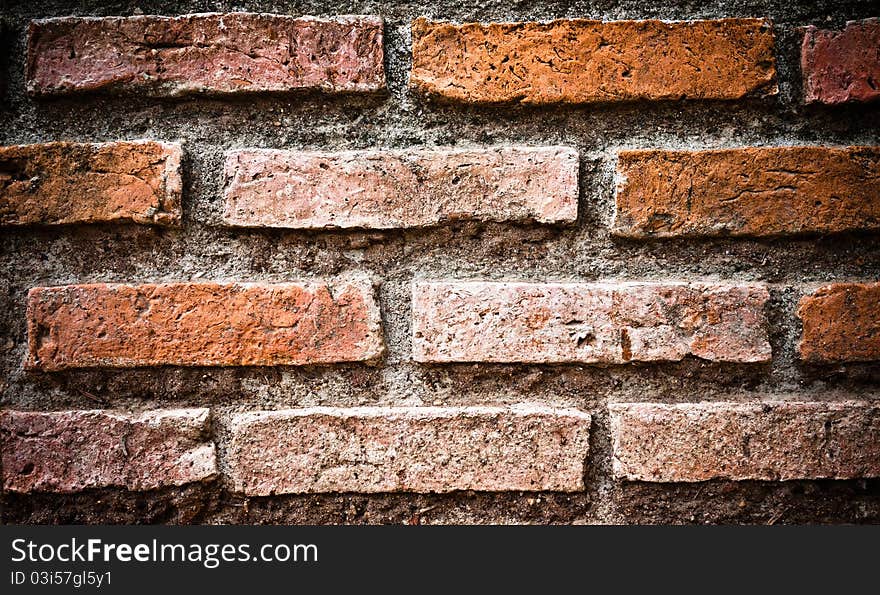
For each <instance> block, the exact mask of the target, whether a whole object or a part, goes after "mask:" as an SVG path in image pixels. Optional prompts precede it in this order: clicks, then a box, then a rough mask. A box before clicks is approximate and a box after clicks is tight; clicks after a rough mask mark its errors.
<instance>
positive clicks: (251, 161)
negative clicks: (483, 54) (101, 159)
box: [224, 147, 578, 229]
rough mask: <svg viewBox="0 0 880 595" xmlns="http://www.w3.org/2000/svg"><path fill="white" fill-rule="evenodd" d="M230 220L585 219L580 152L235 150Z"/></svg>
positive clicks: (331, 223)
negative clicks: (580, 196) (579, 214)
mask: <svg viewBox="0 0 880 595" xmlns="http://www.w3.org/2000/svg"><path fill="white" fill-rule="evenodd" d="M225 197H226V212H225V214H224V221H225V222H226V223H228V224H230V225H243V226H249V227H293V228H327V227H342V228H351V227H360V228H375V229H387V228H397V227H424V226H430V225H436V224H438V223H441V222H443V221H447V220H453V219H478V220H484V221H511V220H514V221H515V220H533V221H539V222H542V223H562V222H573V221H574V220H575V219H577V201H578V153H577V150H575V149H570V148H565V147H502V148H494V149H455V150H407V151H399V150H395V151H391V150H389V151H345V152H339V153H315V152H299V151H276V150H244V151H230V152H229V153H228V154H227V156H226V190H225Z"/></svg>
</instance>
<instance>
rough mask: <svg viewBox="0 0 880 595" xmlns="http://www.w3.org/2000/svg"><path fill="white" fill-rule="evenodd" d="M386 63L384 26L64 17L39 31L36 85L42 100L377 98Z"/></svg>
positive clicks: (248, 18) (32, 52)
mask: <svg viewBox="0 0 880 595" xmlns="http://www.w3.org/2000/svg"><path fill="white" fill-rule="evenodd" d="M382 60H383V51H382V21H381V19H379V18H378V17H361V16H357V17H355V16H344V17H336V18H333V19H319V18H312V17H304V18H293V17H289V16H283V15H270V14H248V13H231V14H191V15H184V16H179V17H159V16H134V17H101V18H79V17H63V18H56V19H48V20H40V21H34V22H32V23H31V26H30V34H29V37H28V64H27V84H28V90H29V91H30V92H31V93H33V94H36V95H54V94H64V93H71V92H76V91H95V90H102V91H130V92H137V93H146V94H150V95H155V96H174V95H184V94H187V93H198V92H202V93H211V94H225V93H244V92H261V91H270V92H286V91H296V90H307V89H313V90H321V91H325V92H354V91H377V90H380V89H382V88H384V87H385V74H384V70H383V66H382Z"/></svg>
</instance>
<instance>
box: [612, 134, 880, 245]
mask: <svg viewBox="0 0 880 595" xmlns="http://www.w3.org/2000/svg"><path fill="white" fill-rule="evenodd" d="M617 175H618V180H619V182H618V185H617V196H616V213H615V220H614V223H613V231H614V233H615V234H616V235H621V236H629V237H661V238H662V237H675V236H723V235H730V236H771V235H785V234H799V233H833V232H841V231H847V230H869V229H880V147H843V148H833V147H750V148H742V149H721V150H710V151H665V150H641V151H622V152H621V153H620V155H619V158H618V164H617Z"/></svg>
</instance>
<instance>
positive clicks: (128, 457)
mask: <svg viewBox="0 0 880 595" xmlns="http://www.w3.org/2000/svg"><path fill="white" fill-rule="evenodd" d="M0 435H2V440H3V443H2V444H3V445H2V458H3V489H5V490H8V491H10V492H79V491H82V490H85V489H89V488H102V487H116V488H127V489H129V490H152V489H157V488H161V487H167V486H179V485H183V484H186V483H191V482H198V481H202V480H206V479H210V478H212V477H214V475H216V473H217V464H216V457H215V452H214V443H213V442H212V440H211V438H210V435H209V420H208V410H207V409H168V410H155V411H149V412H146V413H139V414H128V413H117V412H112V411H56V412H49V413H47V412H28V411H12V410H6V411H2V412H0Z"/></svg>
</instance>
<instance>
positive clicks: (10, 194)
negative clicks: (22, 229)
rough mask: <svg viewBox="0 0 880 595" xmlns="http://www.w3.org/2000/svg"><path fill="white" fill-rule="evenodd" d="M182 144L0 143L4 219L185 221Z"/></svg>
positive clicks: (40, 222)
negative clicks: (181, 161)
mask: <svg viewBox="0 0 880 595" xmlns="http://www.w3.org/2000/svg"><path fill="white" fill-rule="evenodd" d="M180 159H181V148H180V145H178V144H169V143H160V142H154V141H133V142H112V143H95V144H90V143H67V142H55V143H45V144H38V145H17V146H11V147H0V225H9V226H11V225H54V224H63V223H97V222H105V221H134V222H137V223H153V224H159V225H177V224H179V223H180V193H181V180H180Z"/></svg>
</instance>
